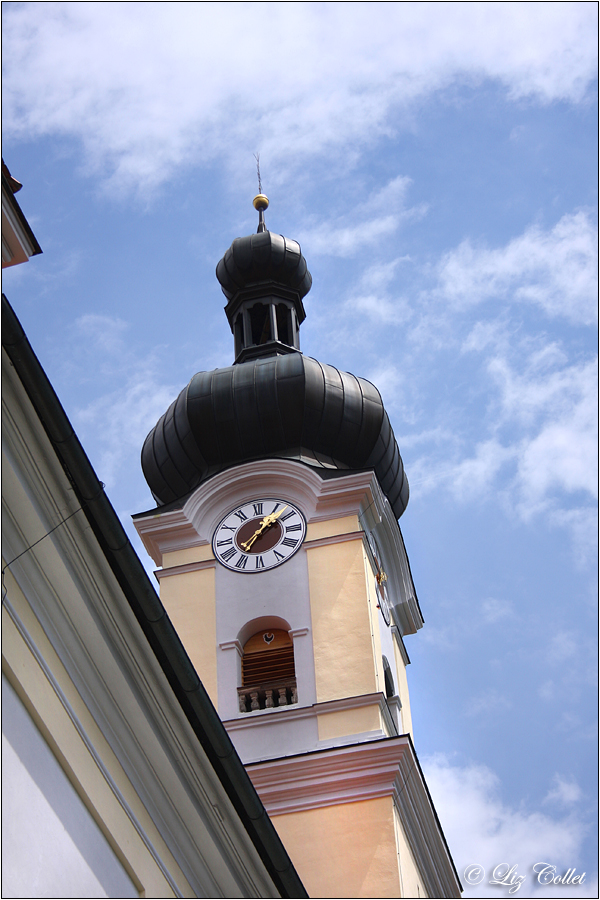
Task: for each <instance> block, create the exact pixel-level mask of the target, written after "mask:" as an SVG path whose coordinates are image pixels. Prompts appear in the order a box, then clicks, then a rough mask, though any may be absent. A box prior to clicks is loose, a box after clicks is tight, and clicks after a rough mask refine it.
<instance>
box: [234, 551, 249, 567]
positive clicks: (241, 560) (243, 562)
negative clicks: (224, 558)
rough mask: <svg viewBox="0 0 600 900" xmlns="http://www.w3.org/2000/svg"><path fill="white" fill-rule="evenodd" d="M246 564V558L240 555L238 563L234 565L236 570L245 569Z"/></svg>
mask: <svg viewBox="0 0 600 900" xmlns="http://www.w3.org/2000/svg"><path fill="white" fill-rule="evenodd" d="M247 562H248V557H247V556H244V554H243V553H242V555H241V556H240V558H239V559H238V561H237V562H236V564H235V567H236V569H245V568H246V563H247Z"/></svg>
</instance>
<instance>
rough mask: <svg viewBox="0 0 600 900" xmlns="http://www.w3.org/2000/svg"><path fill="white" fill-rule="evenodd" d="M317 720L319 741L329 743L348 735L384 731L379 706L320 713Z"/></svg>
mask: <svg viewBox="0 0 600 900" xmlns="http://www.w3.org/2000/svg"><path fill="white" fill-rule="evenodd" d="M317 718H318V723H319V740H320V741H329V740H333V739H335V738H338V737H343V736H345V735H348V734H363V733H364V732H365V731H379V730H384V725H383V723H382V721H381V713H380V712H379V704H373V705H372V706H362V707H360V708H359V709H343V710H340V711H339V712H329V713H320V714H319V715H318V717H317Z"/></svg>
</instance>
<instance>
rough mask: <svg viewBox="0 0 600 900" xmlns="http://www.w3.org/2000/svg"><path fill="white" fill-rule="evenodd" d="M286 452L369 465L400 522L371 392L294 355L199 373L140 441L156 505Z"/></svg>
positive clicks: (394, 478) (397, 462)
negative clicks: (241, 466)
mask: <svg viewBox="0 0 600 900" xmlns="http://www.w3.org/2000/svg"><path fill="white" fill-rule="evenodd" d="M267 234H268V232H267ZM253 237H259V238H260V237H262V235H260V234H259V235H253ZM275 237H278V236H277V235H276V236H275ZM242 240H243V241H246V240H250V239H246V238H243V239H242ZM282 240H283V239H282ZM291 243H294V242H291ZM235 244H236V242H234V245H233V246H234V247H235ZM296 246H298V245H296ZM298 249H299V248H298ZM307 274H308V273H307ZM309 278H310V276H309ZM300 281H302V279H300ZM282 457H285V458H292V459H298V460H301V461H302V462H304V463H307V464H309V465H311V466H315V467H324V468H326V469H332V468H333V469H374V471H375V474H376V475H377V478H378V481H379V483H380V485H381V487H382V489H383V491H384V492H385V494H386V496H387V498H388V500H389V502H390V504H391V506H392V509H393V510H394V514H395V515H396V518H400V516H401V515H402V513H403V512H404V510H405V508H406V504H407V503H408V481H407V479H406V476H405V474H404V467H403V465H402V459H401V457H400V452H399V450H398V445H397V443H396V439H395V437H394V432H393V431H392V427H391V425H390V421H389V419H388V416H387V413H386V411H385V409H384V407H383V401H382V399H381V395H380V394H379V391H378V390H377V388H376V387H375V386H374V385H373V384H371V382H369V381H366V380H365V379H364V378H357V377H355V376H354V375H350V374H348V373H346V372H340V371H338V369H335V368H334V367H333V366H328V365H324V364H323V363H319V362H317V361H316V360H314V359H311V358H310V357H307V356H303V355H302V354H301V353H298V352H294V353H290V354H289V355H286V356H275V357H270V358H261V359H254V360H251V361H249V362H245V363H239V364H237V365H234V366H229V367H228V368H225V369H215V370H214V371H212V372H199V373H198V374H197V375H195V376H194V377H193V378H192V380H191V381H190V383H189V384H188V386H187V387H186V388H185V389H184V390H183V391H182V392H181V393H180V395H179V397H178V398H177V399H176V400H175V401H174V403H172V404H171V406H170V407H169V409H168V410H167V412H166V413H165V414H164V415H163V416H162V417H161V418H160V419H159V421H158V422H157V424H156V426H155V427H154V428H153V429H152V431H151V432H150V434H149V435H148V437H147V438H146V441H145V443H144V447H143V450H142V468H143V470H144V475H145V477H146V481H147V482H148V484H149V486H150V489H151V490H152V493H153V495H154V497H155V499H156V501H157V503H158V504H159V505H160V506H162V505H164V504H166V503H171V502H173V501H176V500H179V499H182V498H183V497H185V496H186V495H187V494H189V493H190V491H192V490H194V488H196V487H197V486H198V485H199V484H200V483H201V482H203V481H206V480H207V479H208V478H210V477H211V476H212V475H214V474H216V473H217V472H220V471H222V470H223V469H226V468H229V467H230V466H233V465H236V464H238V463H241V462H247V461H249V460H251V459H265V458H282Z"/></svg>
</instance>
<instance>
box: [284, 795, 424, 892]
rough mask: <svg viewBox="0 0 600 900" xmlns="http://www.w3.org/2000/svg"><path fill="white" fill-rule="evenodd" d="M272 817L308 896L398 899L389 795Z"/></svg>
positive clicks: (393, 831) (395, 849)
mask: <svg viewBox="0 0 600 900" xmlns="http://www.w3.org/2000/svg"><path fill="white" fill-rule="evenodd" d="M272 818H273V824H274V825H275V828H276V829H277V831H278V832H279V835H280V837H281V839H282V840H283V843H284V844H285V847H286V850H287V851H288V853H289V854H290V857H291V859H292V862H293V863H294V866H295V867H296V871H297V872H298V874H299V876H300V878H301V879H302V882H303V883H304V886H305V888H306V890H307V892H308V894H309V896H310V897H322V898H328V897H338V898H344V897H400V896H401V894H400V874H399V870H398V851H397V846H396V834H395V825H394V810H393V801H392V798H391V797H379V798H377V799H373V800H362V801H359V802H358V803H344V804H341V805H339V806H325V807H321V808H319V809H310V810H305V811H302V812H295V813H289V814H287V815H282V816H273V817H272ZM408 896H411V895H410V894H409V895H408ZM415 896H416V895H415Z"/></svg>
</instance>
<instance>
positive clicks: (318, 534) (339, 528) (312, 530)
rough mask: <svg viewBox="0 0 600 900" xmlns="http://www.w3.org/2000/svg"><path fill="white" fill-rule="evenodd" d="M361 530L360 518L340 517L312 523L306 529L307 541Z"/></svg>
mask: <svg viewBox="0 0 600 900" xmlns="http://www.w3.org/2000/svg"><path fill="white" fill-rule="evenodd" d="M359 528H360V525H359V523H358V516H340V518H338V519H327V520H326V521H323V522H310V523H309V525H308V528H307V529H306V540H307V541H316V540H318V539H319V538H324V537H332V536H333V535H334V534H348V533H350V532H352V531H358V530H359Z"/></svg>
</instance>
